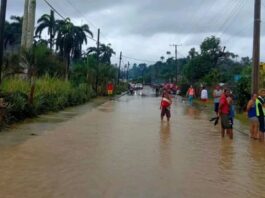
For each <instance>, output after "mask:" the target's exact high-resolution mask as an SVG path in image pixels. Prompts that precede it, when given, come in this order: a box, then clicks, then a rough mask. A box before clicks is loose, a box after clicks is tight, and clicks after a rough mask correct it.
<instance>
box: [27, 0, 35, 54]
mask: <svg viewBox="0 0 265 198" xmlns="http://www.w3.org/2000/svg"><path fill="white" fill-rule="evenodd" d="M28 6H29V7H28V10H29V11H28V26H27V42H26V46H27V49H30V48H31V47H32V44H33V37H34V29H35V28H34V27H35V15H36V0H30V1H29V5H28Z"/></svg>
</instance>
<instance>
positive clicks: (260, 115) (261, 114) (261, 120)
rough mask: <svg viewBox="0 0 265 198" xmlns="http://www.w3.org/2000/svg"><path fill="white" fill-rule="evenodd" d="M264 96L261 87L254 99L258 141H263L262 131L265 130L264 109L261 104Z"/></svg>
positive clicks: (264, 92) (263, 90)
mask: <svg viewBox="0 0 265 198" xmlns="http://www.w3.org/2000/svg"><path fill="white" fill-rule="evenodd" d="M264 97H265V89H262V90H260V91H259V96H258V98H257V99H256V113H257V117H258V119H259V138H260V141H264V132H265V123H264V115H265V110H264V108H263V105H264V103H265V101H264Z"/></svg>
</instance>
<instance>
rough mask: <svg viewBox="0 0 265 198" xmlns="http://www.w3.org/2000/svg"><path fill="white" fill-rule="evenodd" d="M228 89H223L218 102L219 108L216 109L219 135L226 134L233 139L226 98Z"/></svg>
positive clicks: (228, 92)
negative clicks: (219, 124) (219, 122)
mask: <svg viewBox="0 0 265 198" xmlns="http://www.w3.org/2000/svg"><path fill="white" fill-rule="evenodd" d="M229 94H230V91H229V90H227V89H225V90H224V93H223V94H222V95H221V98H220V103H219V110H218V116H219V117H220V118H221V135H222V137H224V136H225V132H226V134H227V135H228V136H229V137H230V139H233V131H232V123H231V121H230V119H229V113H230V108H229V103H228V100H227V97H228V96H229Z"/></svg>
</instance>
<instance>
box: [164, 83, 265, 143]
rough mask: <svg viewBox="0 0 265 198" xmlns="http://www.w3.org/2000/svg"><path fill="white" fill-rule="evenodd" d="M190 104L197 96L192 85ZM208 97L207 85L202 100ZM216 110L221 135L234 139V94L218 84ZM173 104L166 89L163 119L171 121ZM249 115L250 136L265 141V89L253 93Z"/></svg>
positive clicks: (249, 104) (188, 92)
mask: <svg viewBox="0 0 265 198" xmlns="http://www.w3.org/2000/svg"><path fill="white" fill-rule="evenodd" d="M186 95H187V97H188V101H189V104H190V105H192V104H193V99H194V98H195V89H194V88H193V87H192V86H190V88H189V89H188V91H187V94H186ZM207 99H208V92H207V90H206V88H205V87H203V89H202V90H201V101H202V102H206V101H207ZM213 102H214V111H215V113H216V117H215V118H214V119H215V121H217V122H216V124H217V123H218V120H219V119H220V120H221V135H222V137H224V136H225V134H226V135H227V136H229V137H230V139H233V123H234V116H235V107H234V104H233V95H232V93H231V92H230V90H229V89H221V87H220V86H216V87H215V89H214V90H213ZM171 104H172V96H171V95H170V91H168V90H166V89H164V90H163V94H162V99H161V103H160V109H161V121H163V119H164V117H165V116H166V117H167V121H170V117H171V113H170V106H171ZM247 115H248V119H249V122H250V137H251V138H253V139H259V140H261V141H264V133H265V89H262V90H260V91H259V93H258V94H253V95H252V97H251V99H250V100H249V101H248V104H247Z"/></svg>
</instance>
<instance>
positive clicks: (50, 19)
mask: <svg viewBox="0 0 265 198" xmlns="http://www.w3.org/2000/svg"><path fill="white" fill-rule="evenodd" d="M56 24H57V23H56V20H55V17H54V11H53V10H51V13H50V15H49V14H44V15H42V16H41V17H40V18H39V20H38V27H37V28H36V31H35V35H36V36H39V37H41V34H42V32H43V30H44V29H46V28H47V29H48V35H49V36H50V39H49V46H50V49H52V48H53V44H54V38H55V32H56V28H57V27H56Z"/></svg>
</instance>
